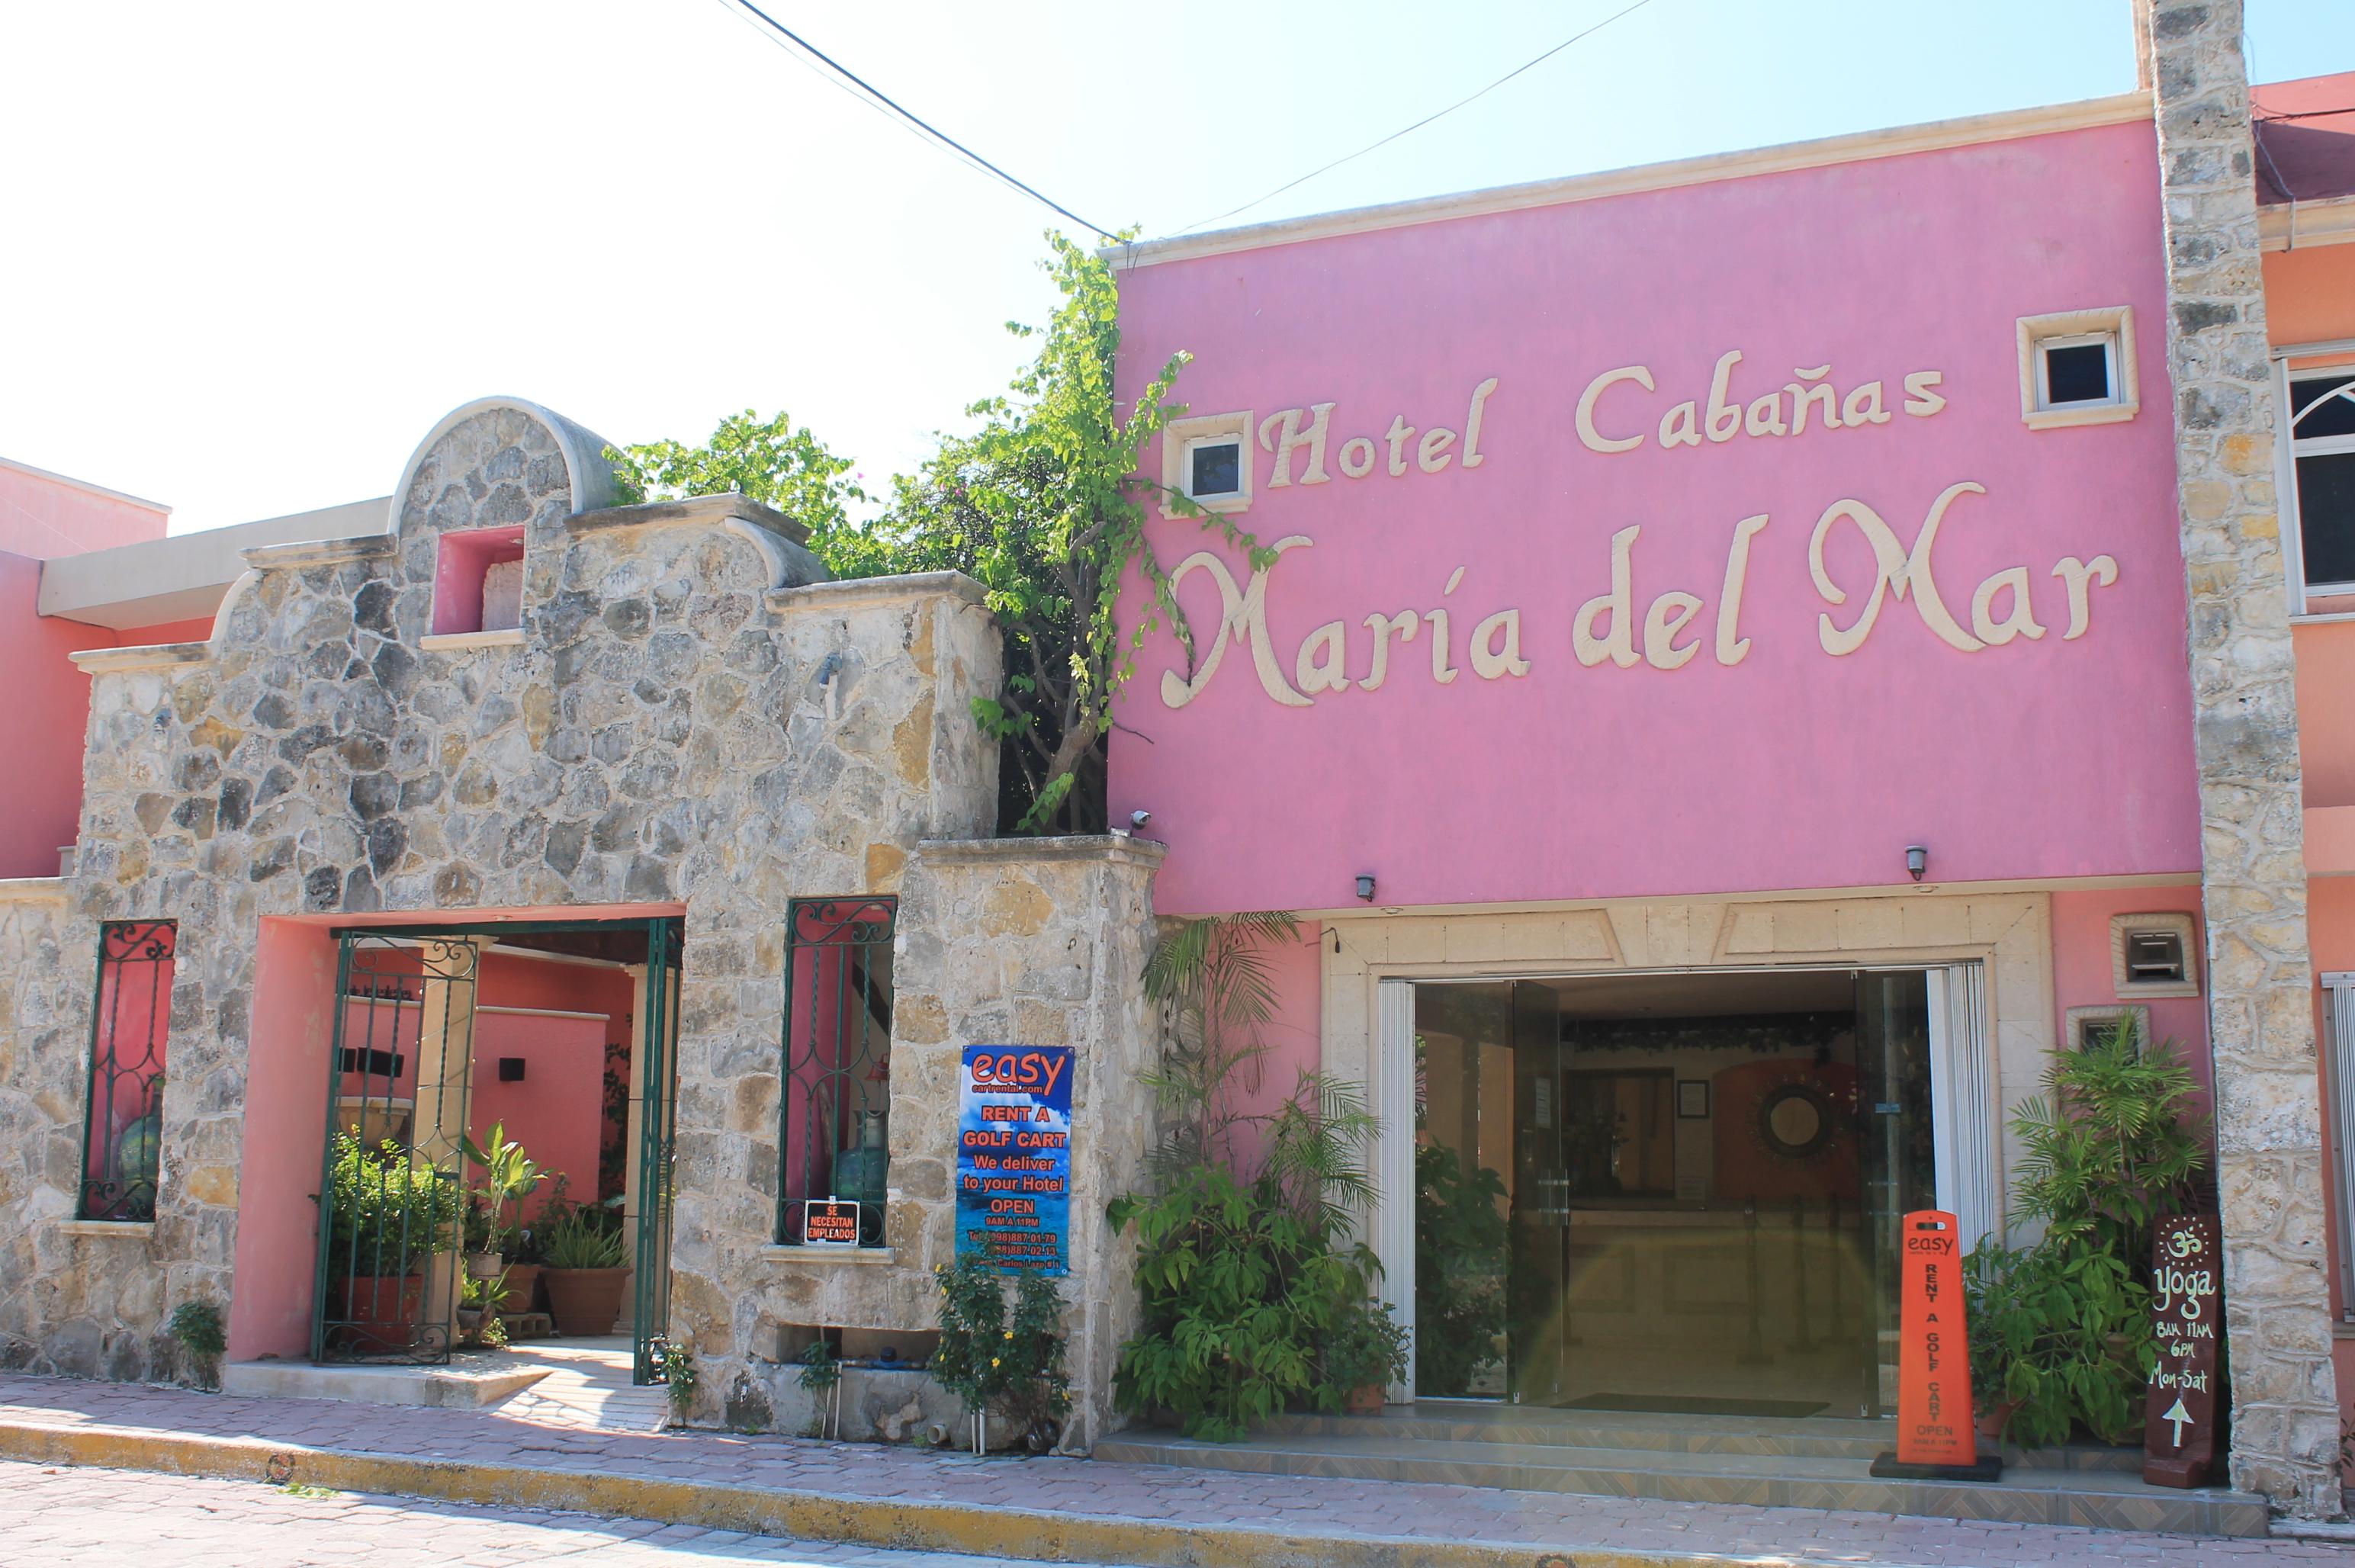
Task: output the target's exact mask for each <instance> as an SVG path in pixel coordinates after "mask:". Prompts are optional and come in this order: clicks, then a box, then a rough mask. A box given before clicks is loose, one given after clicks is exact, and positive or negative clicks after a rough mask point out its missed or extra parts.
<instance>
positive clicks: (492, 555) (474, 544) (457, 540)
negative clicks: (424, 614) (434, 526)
mask: <svg viewBox="0 0 2355 1568" xmlns="http://www.w3.org/2000/svg"><path fill="white" fill-rule="evenodd" d="M439 543H440V551H439V553H438V554H437V555H436V557H435V559H434V567H433V635H435V636H450V635H469V634H473V633H478V632H507V631H513V630H515V628H517V626H519V625H521V624H523V623H522V615H523V525H522V524H521V523H514V524H509V525H506V526H505V527H501V528H458V529H453V530H452V531H451V532H449V533H446V534H443V535H442V538H441V539H440V541H439Z"/></svg>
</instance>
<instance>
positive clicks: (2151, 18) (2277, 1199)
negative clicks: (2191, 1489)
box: [2136, 0, 2340, 1517]
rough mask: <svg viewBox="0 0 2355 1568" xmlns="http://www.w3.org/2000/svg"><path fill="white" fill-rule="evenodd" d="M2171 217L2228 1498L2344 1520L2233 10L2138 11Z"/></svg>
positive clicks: (2299, 865)
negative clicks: (2235, 1494)
mask: <svg viewBox="0 0 2355 1568" xmlns="http://www.w3.org/2000/svg"><path fill="white" fill-rule="evenodd" d="M2136 12H2137V16H2136V21H2137V28H2138V29H2139V33H2140V36H2139V37H2138V39H2137V53H2138V55H2139V58H2140V59H2141V61H2142V65H2143V69H2144V72H2145V77H2146V85H2147V86H2149V87H2150V89H2151V91H2152V93H2153V100H2154V111H2155V114H2156V117H2157V121H2158V153H2159V168H2160V177H2161V180H2162V182H2163V196H2164V199H2165V203H2166V235H2167V278H2168V321H2167V349H2168V367H2169V371H2170V373H2171V375H2172V377H2173V384H2174V391H2175V408H2174V413H2175V430H2176V463H2177V477H2178V486H2179V499H2180V502H2181V522H2182V540H2183V559H2184V566H2185V571H2186V573H2187V575H2188V577H2189V580H2190V600H2191V625H2190V657H2191V685H2192V693H2193V699H2194V703H2195V707H2196V712H2197V720H2196V728H2195V744H2196V749H2197V756H2198V762H2199V769H2200V816H2201V819H2202V829H2203V830H2202V868H2201V899H2202V902H2203V907H2204V911H2205V913H2206V917H2207V930H2208V975H2209V991H2210V996H2209V1008H2210V1025H2209V1033H2210V1039H2211V1041H2212V1042H2213V1049H2214V1057H2215V1074H2216V1094H2217V1112H2218V1114H2217V1163H2218V1170H2217V1177H2218V1186H2219V1189H2220V1192H2221V1197H2222V1211H2223V1232H2224V1305H2225V1313H2226V1320H2227V1321H2226V1331H2227V1339H2228V1345H2227V1350H2228V1357H2229V1360H2230V1364H2231V1367H2232V1406H2233V1409H2232V1484H2233V1485H2234V1486H2236V1487H2241V1488H2246V1489H2249V1490H2251V1491H2257V1492H2263V1493H2264V1494H2265V1496H2266V1497H2268V1498H2269V1499H2272V1500H2273V1502H2274V1503H2275V1506H2276V1507H2279V1508H2283V1509H2288V1510H2289V1511H2292V1512H2295V1513H2300V1514H2310V1515H2318V1516H2324V1517H2328V1516H2331V1515H2335V1514H2337V1513H2339V1510H2340V1499H2339V1467H2338V1459H2339V1409H2338V1396H2337V1392H2336V1388H2335V1384H2334V1380H2333V1377H2332V1372H2331V1364H2330V1321H2329V1293H2328V1285H2327V1283H2326V1278H2325V1274H2326V1268H2327V1264H2326V1252H2325V1241H2324V1237H2325V1229H2324V1226H2325V1220H2324V1213H2323V1198H2322V1193H2323V1179H2324V1175H2323V1160H2322V1134H2321V1125H2322V1124H2321V1104H2320V1096H2319V1093H2318V1079H2317V1069H2316V1057H2315V1038H2314V1011H2313V1008H2314V1003H2313V987H2312V978H2311V975H2310V973H2309V968H2310V965H2309V959H2308V954H2307V927H2306V866H2305V854H2304V822H2303V818H2302V816H2301V815H2300V805H2301V801H2300V789H2299V764H2298V746H2297V709H2296V692H2295V689H2294V687H2293V667H2292V654H2291V646H2290V630H2289V621H2288V614H2289V603H2288V593H2287V585H2286V577H2285V575H2284V571H2283V565H2282V552H2281V531H2280V525H2279V520H2278V514H2277V510H2276V503H2275V494H2274V441H2275V432H2277V430H2278V429H2279V421H2278V415H2277V414H2276V412H2275V393H2274V381H2273V370H2272V365H2271V361H2270V359H2269V357H2268V345H2267V342H2266V337H2265V311H2264V277H2263V275H2262V273H2261V272H2260V270H2259V256H2258V247H2257V214H2256V197H2255V188H2254V177H2253V170H2254V164H2253V157H2254V149H2253V146H2252V143H2251V138H2250V127H2249V92H2248V78H2247V68H2246V65H2245V62H2244V61H2243V58H2242V53H2241V29H2242V4H2241V0H2197V3H2193V0H2137V6H2136Z"/></svg>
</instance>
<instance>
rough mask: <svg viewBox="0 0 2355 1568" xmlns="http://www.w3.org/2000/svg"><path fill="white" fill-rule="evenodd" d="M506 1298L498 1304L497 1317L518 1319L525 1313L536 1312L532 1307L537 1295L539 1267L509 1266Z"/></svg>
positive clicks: (536, 1265) (535, 1307)
mask: <svg viewBox="0 0 2355 1568" xmlns="http://www.w3.org/2000/svg"><path fill="white" fill-rule="evenodd" d="M506 1286H507V1298H506V1300H505V1301H504V1302H502V1303H500V1304H499V1316H500V1317H521V1316H522V1315H523V1314H525V1313H527V1312H537V1311H538V1310H539V1308H538V1307H537V1306H535V1305H534V1301H535V1299H536V1298H537V1297H538V1295H539V1265H538V1264H507V1274H506Z"/></svg>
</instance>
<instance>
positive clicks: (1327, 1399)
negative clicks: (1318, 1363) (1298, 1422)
mask: <svg viewBox="0 0 2355 1568" xmlns="http://www.w3.org/2000/svg"><path fill="white" fill-rule="evenodd" d="M1406 1360H1407V1344H1406V1330H1405V1329H1403V1328H1400V1327H1399V1325H1398V1320H1397V1319H1396V1318H1394V1317H1391V1309H1390V1307H1389V1305H1388V1304H1387V1303H1385V1302H1380V1301H1368V1302H1367V1303H1366V1304H1365V1305H1364V1307H1361V1308H1360V1309H1359V1311H1357V1312H1356V1313H1354V1314H1352V1315H1351V1316H1349V1317H1346V1318H1344V1319H1342V1321H1341V1322H1339V1323H1338V1324H1337V1325H1335V1327H1334V1328H1333V1330H1332V1332H1331V1333H1330V1334H1329V1335H1328V1336H1327V1338H1326V1340H1325V1379H1324V1381H1323V1383H1322V1384H1321V1385H1319V1388H1318V1392H1317V1403H1320V1404H1323V1405H1325V1406H1326V1407H1327V1408H1328V1409H1329V1408H1331V1407H1332V1406H1333V1405H1335V1404H1338V1405H1339V1406H1340V1407H1341V1408H1342V1409H1343V1410H1346V1411H1347V1412H1348V1413H1350V1414H1351V1415H1380V1413H1381V1412H1382V1402H1383V1401H1385V1400H1386V1399H1388V1398H1389V1397H1390V1387H1391V1384H1392V1383H1394V1382H1398V1381H1401V1380H1403V1379H1404V1378H1405V1376H1406Z"/></svg>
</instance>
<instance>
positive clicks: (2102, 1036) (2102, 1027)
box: [2061, 1007, 2150, 1056]
mask: <svg viewBox="0 0 2355 1568" xmlns="http://www.w3.org/2000/svg"><path fill="white" fill-rule="evenodd" d="M2063 1019H2064V1020H2065V1021H2066V1023H2067V1024H2068V1028H2067V1029H2066V1030H2065V1031H2064V1034H2063V1037H2062V1042H2061V1043H2062V1046H2063V1047H2065V1048H2066V1049H2068V1050H2071V1051H2090V1050H2091V1049H2093V1048H2094V1046H2096V1045H2099V1044H2102V1043H2103V1042H2105V1041H2106V1040H2109V1039H2110V1038H2111V1037H2112V1036H2113V1035H2115V1034H2116V1033H2117V1031H2118V1030H2120V1029H2125V1030H2126V1033H2127V1035H2128V1036H2129V1037H2131V1038H2132V1040H2134V1046H2135V1054H2136V1055H2137V1056H2139V1055H2141V1054H2142V1053H2143V1051H2146V1050H2147V1049H2149V1046H2150V1009H2149V1008H2145V1007H2122V1008H2106V1007H2105V1008H2070V1009H2069V1010H2068V1012H2067V1013H2066V1014H2064V1015H2063Z"/></svg>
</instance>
